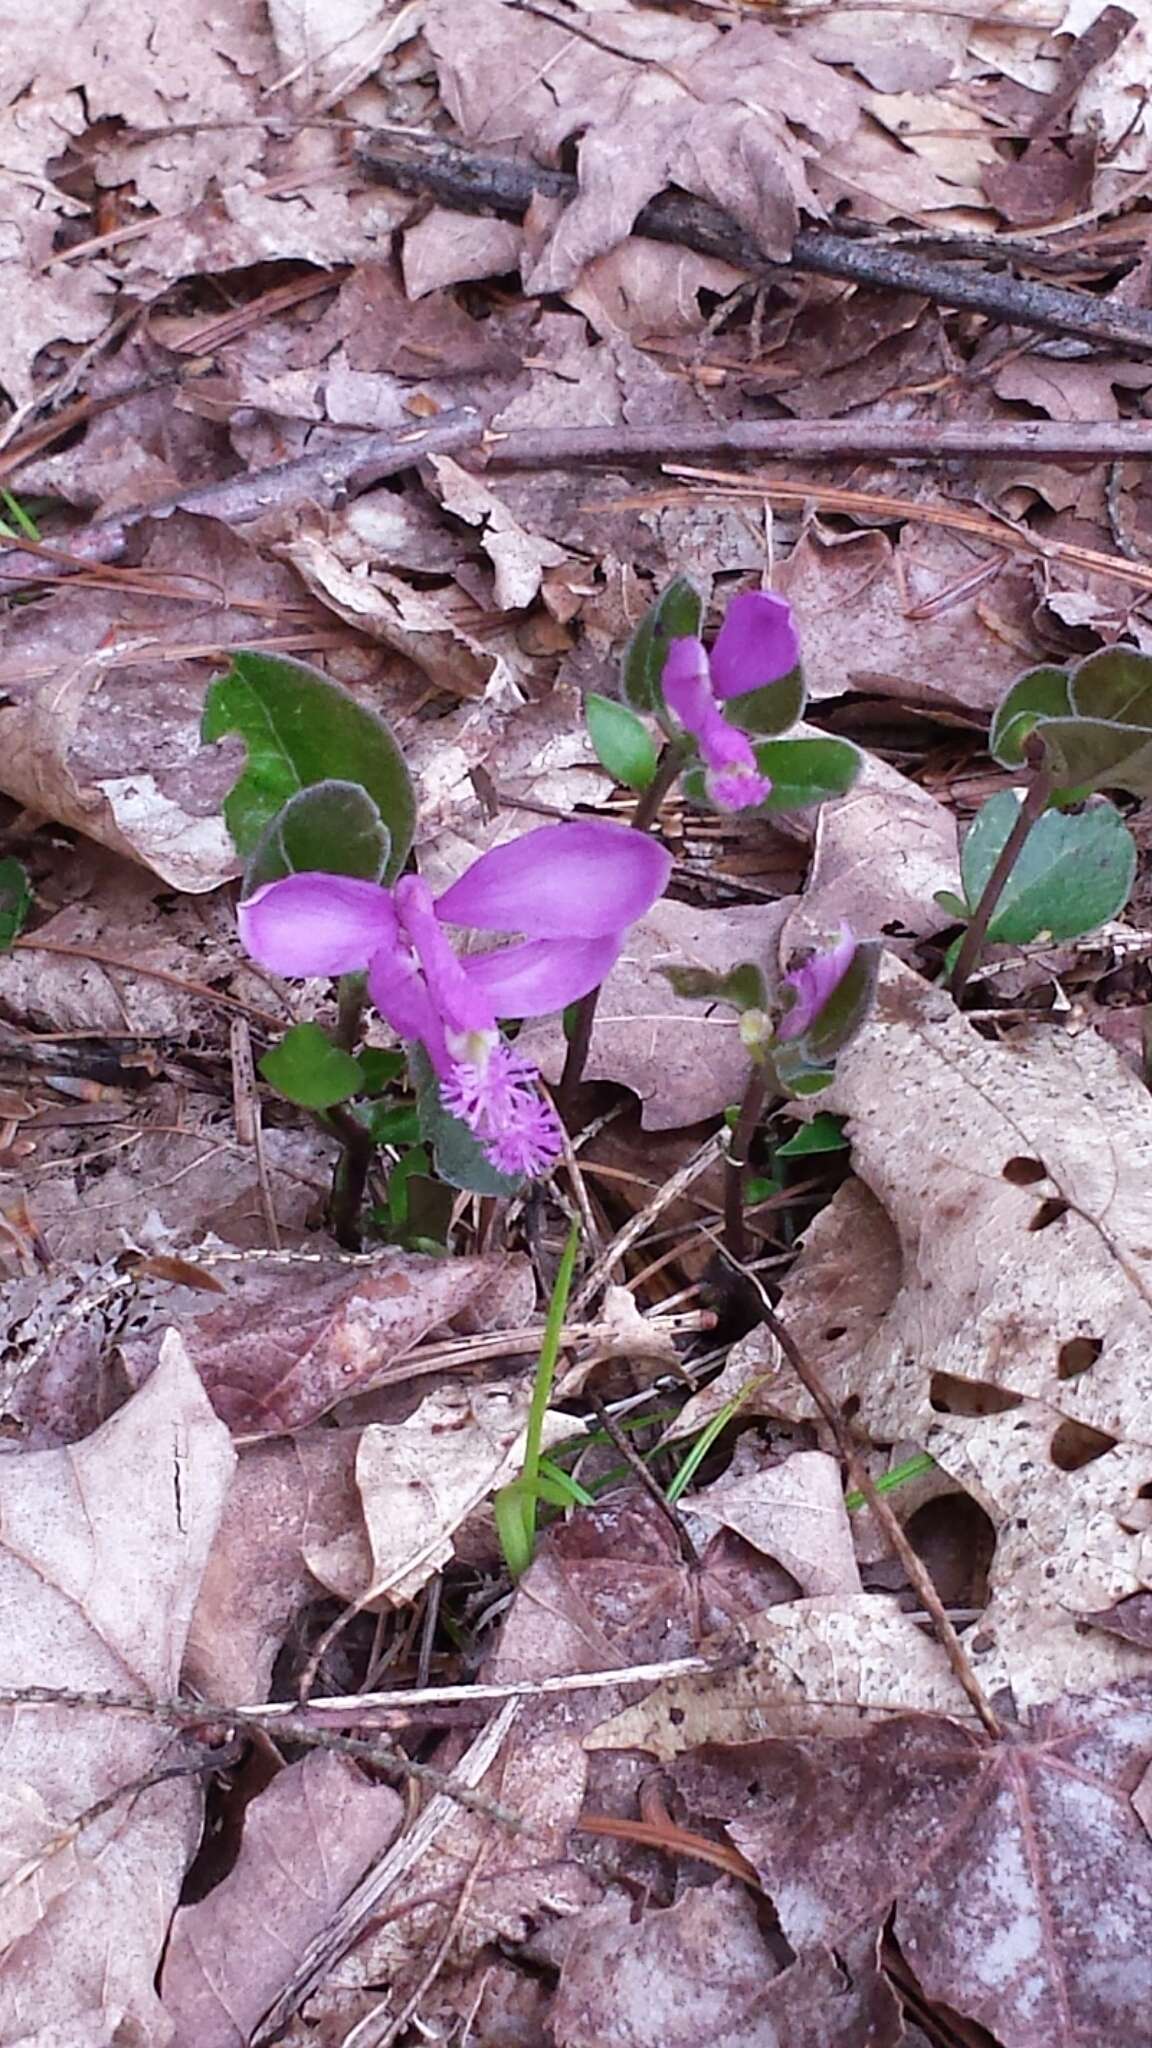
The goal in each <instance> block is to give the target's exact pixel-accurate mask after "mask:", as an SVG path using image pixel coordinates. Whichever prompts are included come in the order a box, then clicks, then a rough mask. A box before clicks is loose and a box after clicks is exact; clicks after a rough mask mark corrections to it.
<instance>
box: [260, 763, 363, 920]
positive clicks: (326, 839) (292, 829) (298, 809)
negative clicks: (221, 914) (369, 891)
mask: <svg viewBox="0 0 1152 2048" xmlns="http://www.w3.org/2000/svg"><path fill="white" fill-rule="evenodd" d="M391 850H392V836H391V834H390V832H389V830H388V827H387V825H385V823H384V821H383V819H382V818H381V816H380V812H379V811H378V809H377V807H376V805H375V804H374V803H373V801H372V798H371V797H370V796H369V794H368V792H367V790H366V789H362V788H361V787H360V784H359V783H358V782H334V781H328V782H313V783H311V784H310V785H309V787H308V788H307V789H298V790H297V791H296V794H295V796H290V797H289V798H288V801H287V803H286V804H283V805H282V806H281V808H280V809H279V810H278V811H277V813H276V815H275V817H274V818H273V820H272V822H271V824H270V825H268V826H267V827H266V828H265V830H264V831H263V832H262V833H261V835H260V837H259V839H258V840H257V842H256V845H255V848H254V849H253V853H252V858H251V859H250V861H249V862H248V865H247V867H246V868H245V870H244V894H245V896H251V895H252V893H253V891H254V890H256V889H259V888H261V887H262V886H263V884H264V883H265V882H278V881H280V879H281V877H282V876H284V875H299V874H309V873H313V872H315V871H316V870H319V871H320V872H321V873H323V874H327V875H359V876H361V877H362V878H363V879H364V880H365V881H368V882H378V881H379V880H380V877H381V876H382V875H383V873H384V871H385V869H386V868H387V866H388V856H389V854H390V852H391Z"/></svg>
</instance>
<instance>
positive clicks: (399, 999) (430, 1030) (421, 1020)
mask: <svg viewBox="0 0 1152 2048" xmlns="http://www.w3.org/2000/svg"><path fill="white" fill-rule="evenodd" d="M368 993H369V994H370V996H371V997H372V1001H373V1002H374V1003H375V1005H376V1008H377V1009H378V1010H379V1012H380V1015H381V1016H382V1017H383V1019H384V1021H385V1023H386V1024H390V1025H391V1027H392V1029H393V1031H394V1032H395V1033H396V1036H397V1038H405V1039H408V1040H418V1041H419V1043H420V1044H421V1045H423V1046H424V1048H425V1050H426V1052H427V1054H428V1057H429V1059H430V1060H431V1062H432V1065H433V1066H434V1068H435V1069H436V1072H437V1073H438V1074H447V1073H448V1072H449V1071H450V1069H451V1066H452V1061H451V1058H450V1056H449V1053H448V1048H447V1046H446V1044H445V1042H444V1026H443V1025H442V1023H441V1022H440V1017H439V1014H438V1012H437V1009H436V1005H435V1003H434V1002H433V1001H432V998H431V996H430V995H429V993H428V990H427V989H426V987H425V986H424V978H423V976H422V974H421V973H420V970H419V968H418V967H417V965H416V962H415V960H414V959H413V957H412V954H411V952H410V951H409V949H408V947H407V946H404V945H401V944H399V943H398V942H397V941H396V940H395V939H393V940H392V941H391V942H390V943H389V944H388V945H385V946H381V947H380V948H379V950H378V951H377V952H376V953H374V954H373V956H372V959H371V961H370V962H369V966H368Z"/></svg>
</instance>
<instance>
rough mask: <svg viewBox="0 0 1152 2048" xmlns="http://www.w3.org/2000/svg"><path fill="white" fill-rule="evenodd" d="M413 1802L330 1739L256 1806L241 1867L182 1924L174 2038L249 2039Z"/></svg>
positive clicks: (172, 1974) (174, 1974) (173, 1969)
mask: <svg viewBox="0 0 1152 2048" xmlns="http://www.w3.org/2000/svg"><path fill="white" fill-rule="evenodd" d="M403 1817H404V1805H403V1801H402V1800H401V1799H400V1796H399V1794H398V1793H396V1792H394V1791H392V1789H391V1787H390V1786H387V1785H374V1784H371V1783H370V1782H369V1780H368V1779H366V1778H364V1777H362V1776H361V1774H360V1771H359V1770H358V1769H357V1767H356V1765H355V1764H352V1763H349V1762H348V1761H347V1759H346V1758H344V1757H340V1756H334V1755H332V1754H330V1753H329V1752H327V1751H324V1750H314V1751H313V1752H312V1753H311V1755H309V1756H306V1757H305V1758H304V1759H303V1761H302V1762H300V1763H296V1764H290V1765H289V1766H288V1768H287V1769H286V1770H282V1771H280V1772H279V1774H278V1775H277V1776H276V1777H275V1778H274V1779H273V1780H272V1783H271V1785H269V1787H268V1789H267V1791H266V1792H263V1793H261V1795H260V1797H259V1798H258V1799H256V1800H254V1801H253V1802H252V1804H251V1805H250V1806H249V1807H248V1809H247V1812H246V1815H245V1820H244V1839H243V1841H242V1843H241V1845H240V1854H239V1856H238V1858H237V1861H236V1863H235V1865H234V1867H233V1868H232V1869H231V1870H230V1871H229V1873H228V1875H227V1877H225V1878H224V1879H223V1880H222V1882H221V1883H220V1884H218V1885H217V1886H216V1887H215V1889H214V1890H213V1891H211V1892H209V1893H208V1895H207V1897H206V1898H203V1899H200V1900H198V1901H197V1903H196V1904H195V1905H192V1906H183V1907H181V1909H180V1911H179V1912H178V1913H177V1914H176V1917H175V1919H174V1920H173V1923H172V1934H171V1938H170V1940H169V1943H168V1949H167V1952H166V1954H165V1958H164V1972H163V1976H162V1978H161V1982H160V1996H161V1999H162V2001H163V2004H164V2009H165V2011H166V2013H167V2014H168V2016H169V2018H170V2019H171V2022H172V2024H173V2027H174V2029H175V2032H174V2036H173V2048H246V2043H247V2042H248V2041H250V2040H251V2037H252V2033H253V2031H254V2029H255V2027H256V2026H257V2024H258V2023H259V2021H260V2020H261V2018H262V2017H263V2015H264V2014H265V2013H266V2012H267V2011H268V2009H269V2007H270V2006H272V2005H273V2004H274V2002H275V2000H276V1998H277V1997H278V1996H279V1994H280V1992H281V1991H282V1990H283V1989H284V1986H285V1983H286V1982H287V1980H288V1979H289V1977H290V1976H291V1973H292V1970H293V1968H294V1966H295V1963H296V1961H297V1959H298V1958H299V1957H300V1956H301V1955H302V1954H303V1953H304V1952H305V1950H306V1949H307V1947H308V1944H309V1942H310V1941H311V1940H312V1939H313V1937H314V1936H315V1935H317V1934H319V1933H320V1932H321V1931H322V1929H323V1928H325V1927H326V1926H327V1925H328V1923H329V1921H330V1920H331V1918H332V1916H333V1914H334V1913H336V1912H337V1911H338V1909H339V1907H340V1906H341V1904H342V1903H343V1901H344V1899H345V1898H346V1897H347V1895H348V1893H349V1892H350V1891H351V1890H352V1887H353V1886H354V1885H355V1884H356V1883H358V1881H359V1879H360V1878H361V1877H362V1876H363V1874H364V1872H365V1870H367V1869H368V1867H369V1865H370V1864H372V1863H373V1862H375V1860H376V1858H377V1857H378V1856H379V1855H381V1854H382V1853H383V1851H384V1850H385V1849H386V1848H387V1847H388V1845H389V1843H390V1842H391V1841H392V1839H393V1837H394V1836H395V1835H396V1834H397V1832H398V1831H399V1828H400V1825H401V1823H402V1821H403Z"/></svg>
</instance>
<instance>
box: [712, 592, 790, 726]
mask: <svg viewBox="0 0 1152 2048" xmlns="http://www.w3.org/2000/svg"><path fill="white" fill-rule="evenodd" d="M711 659H712V688H713V690H714V691H715V693H716V695H717V696H718V697H719V698H721V699H724V698H727V697H743V696H744V695H745V693H746V692H747V691H748V690H759V689H761V688H762V687H763V685H764V684H765V683H775V682H778V681H779V679H780V677H781V676H786V675H787V674H788V673H789V670H791V669H794V668H795V667H796V665H797V663H798V661H799V659H800V639H799V635H798V634H797V631H796V626H795V623H794V621H793V618H792V607H791V605H790V604H789V603H788V602H787V600H786V599H785V598H783V597H774V596H773V595H772V592H771V591H770V590H745V591H743V592H742V593H741V595H740V596H739V597H734V598H733V599H732V602H731V604H730V605H729V607H728V609H727V611H726V612H725V614H724V624H723V625H722V626H721V628H720V631H719V632H718V633H717V635H716V638H715V641H714V642H713V646H712V657H711Z"/></svg>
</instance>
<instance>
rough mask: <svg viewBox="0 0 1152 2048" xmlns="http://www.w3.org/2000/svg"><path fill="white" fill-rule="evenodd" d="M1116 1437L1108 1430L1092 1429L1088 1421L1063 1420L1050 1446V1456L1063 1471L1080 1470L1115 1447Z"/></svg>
mask: <svg viewBox="0 0 1152 2048" xmlns="http://www.w3.org/2000/svg"><path fill="white" fill-rule="evenodd" d="M1115 1444H1116V1438H1115V1437H1114V1436H1109V1435H1108V1433H1107V1431H1106V1430H1103V1429H1090V1428H1089V1426H1088V1424H1087V1423H1086V1422H1062V1423H1061V1424H1060V1427H1059V1429H1058V1430H1057V1431H1056V1434H1055V1436H1054V1437H1053V1439H1052V1441H1051V1443H1050V1444H1049V1446H1048V1456H1049V1457H1050V1458H1051V1460H1052V1463H1053V1464H1054V1465H1055V1466H1057V1467H1058V1469H1059V1470H1060V1471H1061V1472H1079V1470H1080V1468H1081V1466H1082V1465H1090V1464H1091V1463H1092V1461H1093V1459H1094V1458H1102V1457H1103V1456H1104V1454H1105V1452H1106V1451H1110V1450H1113V1449H1114V1448H1115Z"/></svg>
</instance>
